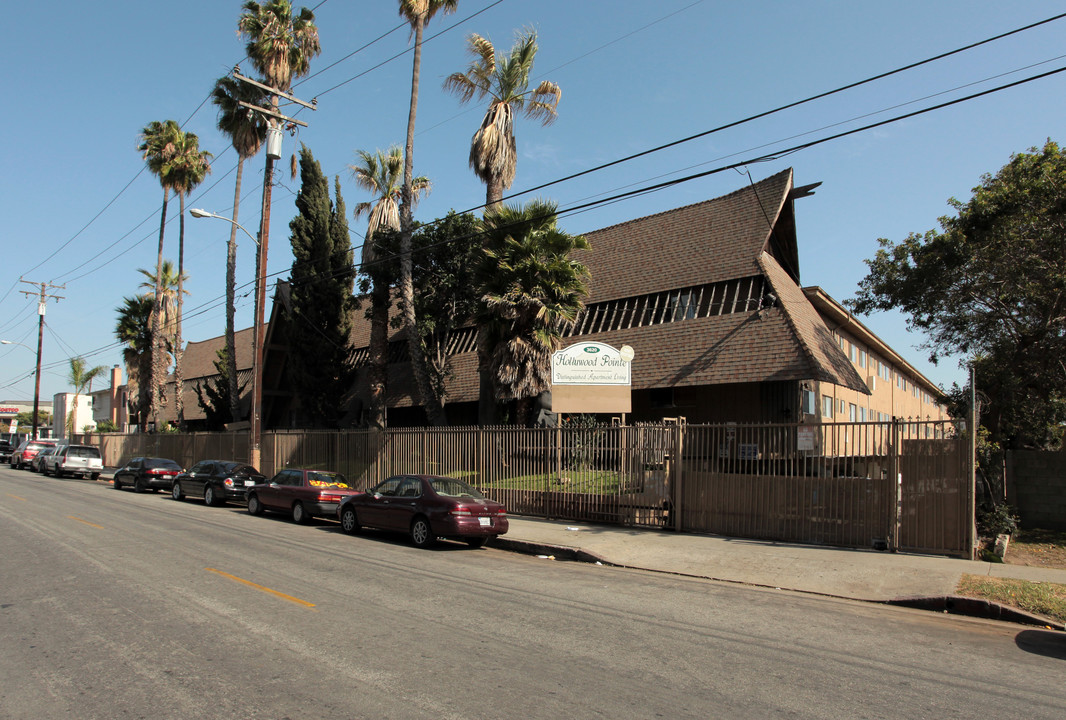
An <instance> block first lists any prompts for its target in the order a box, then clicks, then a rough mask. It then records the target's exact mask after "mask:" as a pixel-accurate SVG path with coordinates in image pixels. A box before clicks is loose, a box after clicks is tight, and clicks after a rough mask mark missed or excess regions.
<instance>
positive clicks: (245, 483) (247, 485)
mask: <svg viewBox="0 0 1066 720" xmlns="http://www.w3.org/2000/svg"><path fill="white" fill-rule="evenodd" d="M252 485H255V480H245V481H244V487H251V486H252Z"/></svg>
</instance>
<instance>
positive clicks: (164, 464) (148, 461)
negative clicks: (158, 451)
mask: <svg viewBox="0 0 1066 720" xmlns="http://www.w3.org/2000/svg"><path fill="white" fill-rule="evenodd" d="M144 466H145V467H146V468H149V469H154V470H177V471H178V472H181V465H178V464H177V463H176V462H174V461H173V460H164V459H163V458H145V460H144Z"/></svg>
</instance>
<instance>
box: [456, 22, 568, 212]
mask: <svg viewBox="0 0 1066 720" xmlns="http://www.w3.org/2000/svg"><path fill="white" fill-rule="evenodd" d="M467 50H468V51H469V53H470V54H471V55H472V56H473V60H471V62H470V67H469V68H467V71H466V72H465V73H462V72H457V73H453V74H451V75H449V76H448V77H447V78H446V79H445V81H444V89H445V90H449V91H451V92H454V93H455V94H456V95H458V96H459V101H460V102H463V103H465V102H468V101H469V100H471V99H472V98H477V99H478V100H481V99H483V98H485V97H488V98H490V100H489V107H488V109H487V110H486V111H485V117H484V119H483V120H482V121H481V127H480V128H478V131H477V132H476V133H474V137H473V139H472V140H471V142H470V167H471V169H473V171H474V173H475V174H476V175H477V176H478V177H479V178H481V180H482V182H484V183H485V205H486V211H487V210H491V209H492V208H494V207H496V206H497V205H499V203H500V202H501V200H502V199H503V191H504V190H506V189H507V188H509V187H511V183H513V182H514V176H515V169H516V168H517V165H518V152H517V148H516V145H515V138H514V117H515V113H518V112H520V113H522V114H524V115H525V116H526V117H527V118H530V119H532V120H540V121H541V122H542V123H543V124H544V125H550V124H551V123H552V122H554V121H555V117H556V108H557V107H558V106H559V99H560V98H561V97H562V90H560V89H559V86H558V85H556V84H555V83H553V82H551V81H550V80H542V81H541V83H540V85H538V86H537V87H536V88H535V89H533V90H530V89H529V76H530V73H532V72H533V61H534V59H535V58H536V56H537V33H536V31H535V30H524V31H522V32H520V33H518V36H517V38H516V42H515V44H514V46H513V47H512V48H511V52H510V54H509V55H507V56H503V55H502V54H498V53H497V52H496V48H494V47H493V45H492V43H491V42H490V41H489V39H488V38H484V37H481V36H480V35H477V34H472V35H470V37H469V38H467Z"/></svg>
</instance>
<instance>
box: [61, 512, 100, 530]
mask: <svg viewBox="0 0 1066 720" xmlns="http://www.w3.org/2000/svg"><path fill="white" fill-rule="evenodd" d="M67 517H68V518H70V519H71V520H77V521H78V522H80V523H85V524H86V525H89V526H91V527H94V528H97V529H99V530H103V529H104V526H103V525H97V524H96V523H91V522H89V521H88V520H82V519H81V518H80V517H76V516H74V515H67Z"/></svg>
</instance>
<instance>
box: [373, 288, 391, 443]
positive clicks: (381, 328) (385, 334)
mask: <svg viewBox="0 0 1066 720" xmlns="http://www.w3.org/2000/svg"><path fill="white" fill-rule="evenodd" d="M371 280H372V283H373V286H372V289H371V291H370V369H369V380H370V425H371V427H374V428H379V429H383V428H384V427H385V403H386V401H387V398H386V397H385V396H386V393H387V389H388V374H389V284H388V283H387V282H385V281H384V280H382V279H380V278H372V279H371Z"/></svg>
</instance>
